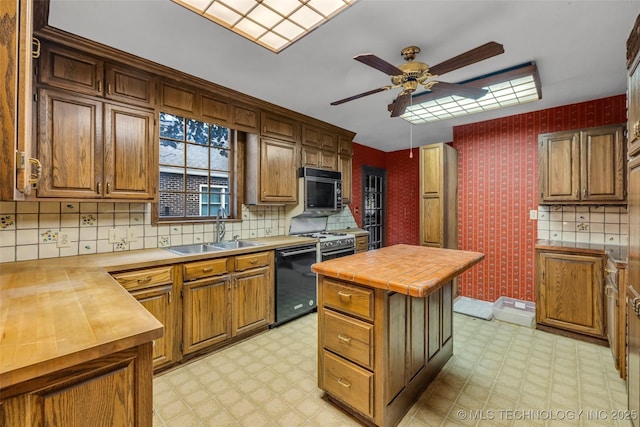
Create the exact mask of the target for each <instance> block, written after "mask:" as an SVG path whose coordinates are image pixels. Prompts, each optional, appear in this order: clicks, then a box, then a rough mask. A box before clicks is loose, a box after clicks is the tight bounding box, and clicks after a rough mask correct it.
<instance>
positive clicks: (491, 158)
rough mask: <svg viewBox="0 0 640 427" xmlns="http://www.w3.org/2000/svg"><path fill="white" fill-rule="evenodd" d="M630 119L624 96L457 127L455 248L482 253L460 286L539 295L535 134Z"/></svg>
mask: <svg viewBox="0 0 640 427" xmlns="http://www.w3.org/2000/svg"><path fill="white" fill-rule="evenodd" d="M625 121H626V104H625V95H618V96H613V97H608V98H603V99H598V100H594V101H589V102H583V103H579V104H572V105H566V106H562V107H557V108H550V109H547V110H540V111H536V112H532V113H527V114H519V115H514V116H509V117H504V118H500V119H495V120H488V121H485V122H479V123H472V124H469V125H464V126H457V127H454V128H453V146H454V147H455V148H456V149H457V150H458V162H459V163H458V205H459V207H458V209H459V212H458V214H459V215H458V226H459V230H458V247H459V248H460V249H463V250H465V249H466V250H473V251H479V252H483V253H484V254H485V260H484V261H483V262H481V263H480V264H478V265H477V266H476V267H474V268H472V269H471V270H470V271H468V272H466V273H463V274H462V275H461V277H460V281H459V292H460V294H461V295H465V296H468V297H471V298H476V299H480V300H485V301H495V300H496V299H497V298H498V297H500V296H503V295H505V296H508V297H513V298H518V299H523V300H527V301H535V286H534V257H533V255H534V252H533V246H534V244H535V240H536V238H537V224H536V221H535V220H530V219H529V210H530V209H536V208H537V206H538V199H537V192H538V186H537V179H538V169H537V168H538V159H537V156H538V147H537V142H538V134H539V133H544V132H555V131H561V130H569V129H575V128H582V127H592V126H601V125H606V124H615V123H623V122H625Z"/></svg>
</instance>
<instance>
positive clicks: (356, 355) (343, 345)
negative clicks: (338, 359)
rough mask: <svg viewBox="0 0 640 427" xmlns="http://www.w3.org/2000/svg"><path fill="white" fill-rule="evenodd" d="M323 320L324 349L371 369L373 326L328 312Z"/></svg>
mask: <svg viewBox="0 0 640 427" xmlns="http://www.w3.org/2000/svg"><path fill="white" fill-rule="evenodd" d="M323 320H324V347H325V348H326V349H328V350H331V351H332V352H334V353H337V354H339V355H340V356H342V357H345V358H347V359H349V360H351V361H352V362H355V363H357V364H358V365H361V366H364V367H365V368H368V369H373V325H371V324H369V323H366V322H363V321H361V320H357V319H354V318H352V317H347V316H345V315H342V314H340V313H335V312H333V311H330V310H326V311H325V312H324V316H323Z"/></svg>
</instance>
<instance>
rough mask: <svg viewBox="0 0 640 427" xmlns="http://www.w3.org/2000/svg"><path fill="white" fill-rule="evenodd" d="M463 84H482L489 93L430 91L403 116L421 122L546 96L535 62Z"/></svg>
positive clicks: (421, 96) (413, 122) (473, 112)
mask: <svg viewBox="0 0 640 427" xmlns="http://www.w3.org/2000/svg"><path fill="white" fill-rule="evenodd" d="M461 83H462V84H467V85H470V86H474V87H482V88H484V89H487V90H488V92H487V94H486V95H485V96H483V97H482V98H479V99H470V98H463V97H461V96H457V95H453V96H445V97H442V98H435V96H430V93H429V92H423V93H420V94H417V95H414V96H413V97H412V98H414V99H415V100H417V101H418V102H417V103H415V104H412V105H410V106H408V107H407V109H406V110H405V113H404V114H402V115H401V116H400V117H402V118H403V119H405V120H406V121H408V122H410V123H412V124H421V123H428V122H435V121H438V120H446V119H450V118H452V117H460V116H464V115H468V114H475V113H480V112H483V111H489V110H495V109H497V108H505V107H510V106H512V105H518V104H523V103H525V102H532V101H537V100H539V99H541V98H542V93H541V91H540V78H539V76H538V69H537V67H536V64H535V63H533V62H529V63H526V64H522V65H517V66H515V67H511V68H508V69H506V70H502V71H498V72H495V73H491V74H488V75H486V76H481V77H478V78H475V79H471V80H467V81H464V82H461ZM436 84H437V83H436ZM434 87H435V86H434ZM434 98H435V99H434Z"/></svg>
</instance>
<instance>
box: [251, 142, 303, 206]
mask: <svg viewBox="0 0 640 427" xmlns="http://www.w3.org/2000/svg"><path fill="white" fill-rule="evenodd" d="M297 158H298V156H297V147H296V144H293V143H290V142H287V141H280V140H276V139H271V138H260V178H259V179H260V201H261V202H263V203H269V202H271V203H295V202H296V201H297V199H298V176H297V171H298V169H297V167H296V160H297Z"/></svg>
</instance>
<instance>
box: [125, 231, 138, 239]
mask: <svg viewBox="0 0 640 427" xmlns="http://www.w3.org/2000/svg"><path fill="white" fill-rule="evenodd" d="M127 241H129V242H137V241H138V235H137V234H136V229H135V228H127Z"/></svg>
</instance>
